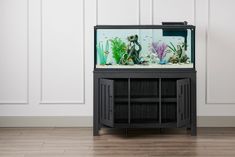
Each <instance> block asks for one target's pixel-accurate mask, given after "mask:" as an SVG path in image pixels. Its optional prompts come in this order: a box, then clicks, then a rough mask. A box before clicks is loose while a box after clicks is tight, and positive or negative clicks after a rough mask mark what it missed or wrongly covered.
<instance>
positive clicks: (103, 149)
mask: <svg viewBox="0 0 235 157" xmlns="http://www.w3.org/2000/svg"><path fill="white" fill-rule="evenodd" d="M61 156H64V157H87V156H99V157H117V156H120V157H125V156H128V157H138V156H140V157H154V156H167V157H169V156H179V157H182V156H187V157H188V156H205V157H209V156H218V157H225V156H231V157H235V128H199V129H198V136H197V137H192V136H190V135H189V134H185V131H181V130H180V131H178V130H164V131H163V133H159V131H158V130H130V131H129V132H128V136H125V133H124V131H123V130H112V131H110V130H107V129H105V130H102V131H101V136H98V137H93V136H92V128H0V157H61Z"/></svg>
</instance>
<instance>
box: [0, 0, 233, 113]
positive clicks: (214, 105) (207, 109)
mask: <svg viewBox="0 0 235 157" xmlns="http://www.w3.org/2000/svg"><path fill="white" fill-rule="evenodd" d="M234 5H235V1H234V0H0V74H1V75H0V116H92V114H93V103H92V101H93V100H92V99H93V94H92V92H93V89H92V88H93V80H92V70H93V53H94V52H93V47H94V46H93V26H94V25H96V24H99V25H101V24H117V25H118V24H132V25H139V24H160V23H161V21H185V20H186V21H188V22H189V23H190V24H193V25H196V27H197V28H196V30H197V32H196V69H197V71H198V73H197V81H198V82H197V83H198V84H197V96H198V97H197V109H198V115H199V116H235V83H234V80H235V70H234V69H233V67H235V62H234V58H235V47H234V42H235V30H234V28H235V22H234V21H233V20H232V19H233V15H234V14H235V10H234V9H233V6H234Z"/></svg>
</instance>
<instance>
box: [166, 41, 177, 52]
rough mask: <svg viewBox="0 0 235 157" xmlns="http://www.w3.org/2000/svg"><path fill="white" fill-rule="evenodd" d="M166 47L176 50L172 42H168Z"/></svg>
mask: <svg viewBox="0 0 235 157" xmlns="http://www.w3.org/2000/svg"><path fill="white" fill-rule="evenodd" d="M167 47H168V48H170V49H171V51H173V52H176V48H175V46H174V45H173V44H172V42H170V45H167Z"/></svg>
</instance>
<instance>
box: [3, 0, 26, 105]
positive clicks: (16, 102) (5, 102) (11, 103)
mask: <svg viewBox="0 0 235 157" xmlns="http://www.w3.org/2000/svg"><path fill="white" fill-rule="evenodd" d="M26 1H27V4H26V5H27V15H26V16H27V28H26V29H27V33H26V34H27V35H26V36H27V44H26V45H27V50H26V51H27V67H26V68H27V70H26V71H27V74H26V75H27V76H26V78H27V79H26V100H23V101H0V105H16V104H20V105H27V104H29V0H26Z"/></svg>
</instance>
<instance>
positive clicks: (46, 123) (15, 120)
mask: <svg viewBox="0 0 235 157" xmlns="http://www.w3.org/2000/svg"><path fill="white" fill-rule="evenodd" d="M197 124H198V127H235V116H199V117H198V118H197ZM92 126H93V119H92V117H91V116H78V117H54V116H46V117H44V116H43V117H41V116H32V117H31V116H26V117H22V116H19V117H18V116H17V117H14V116H0V127H92Z"/></svg>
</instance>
